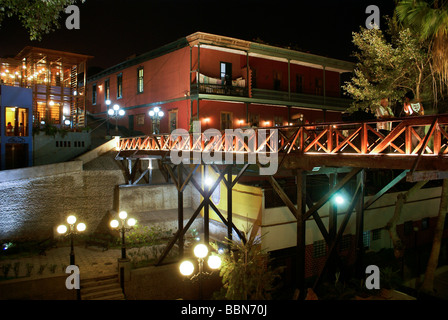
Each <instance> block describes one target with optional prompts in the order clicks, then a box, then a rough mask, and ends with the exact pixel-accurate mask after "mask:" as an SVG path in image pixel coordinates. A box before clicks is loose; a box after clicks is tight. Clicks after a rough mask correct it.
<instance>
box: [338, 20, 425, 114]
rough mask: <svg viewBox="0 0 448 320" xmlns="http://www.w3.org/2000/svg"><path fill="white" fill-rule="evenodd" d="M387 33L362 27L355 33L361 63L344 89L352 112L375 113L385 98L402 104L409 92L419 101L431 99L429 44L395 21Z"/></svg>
mask: <svg viewBox="0 0 448 320" xmlns="http://www.w3.org/2000/svg"><path fill="white" fill-rule="evenodd" d="M388 31H389V34H384V32H383V31H382V30H380V29H376V28H372V29H366V28H361V30H360V32H354V33H353V43H354V44H355V46H356V47H357V51H356V52H354V56H355V57H356V58H357V60H358V62H357V64H356V67H355V70H354V77H353V78H352V79H351V81H350V82H346V83H345V85H344V86H343V89H344V90H345V91H346V93H347V94H348V95H350V96H351V97H352V98H353V100H354V102H353V104H352V106H351V107H350V108H349V110H348V111H349V112H353V111H356V110H358V109H362V110H365V111H370V110H375V108H377V107H378V106H379V104H380V101H381V99H382V98H389V100H390V101H391V102H392V103H393V102H395V101H401V100H402V99H403V98H404V96H405V94H406V93H407V92H408V91H410V92H412V93H413V94H414V97H415V98H416V99H419V100H430V99H432V90H431V86H432V84H431V81H430V80H431V65H430V58H429V55H428V47H427V45H426V43H425V42H422V41H420V40H419V39H417V38H416V37H415V35H414V34H413V33H412V32H411V30H410V29H409V28H397V26H396V24H395V22H394V21H393V20H390V21H389V24H388ZM387 36H388V37H387ZM387 38H390V40H388V39H387Z"/></svg>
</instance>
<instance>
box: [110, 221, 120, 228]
mask: <svg viewBox="0 0 448 320" xmlns="http://www.w3.org/2000/svg"><path fill="white" fill-rule="evenodd" d="M110 226H111V227H112V228H117V227H118V220H115V219H114V220H112V221H111V222H110Z"/></svg>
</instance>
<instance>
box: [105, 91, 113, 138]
mask: <svg viewBox="0 0 448 320" xmlns="http://www.w3.org/2000/svg"><path fill="white" fill-rule="evenodd" d="M111 103H112V101H110V100H109V99H107V100H106V106H107V117H108V118H109V108H110V104H111ZM106 128H107V135H108V136H110V123H109V119H107V121H106Z"/></svg>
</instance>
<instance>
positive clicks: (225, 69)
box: [220, 62, 232, 85]
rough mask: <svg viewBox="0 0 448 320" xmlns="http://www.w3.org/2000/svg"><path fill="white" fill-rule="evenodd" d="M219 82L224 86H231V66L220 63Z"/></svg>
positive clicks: (226, 63)
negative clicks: (221, 81)
mask: <svg viewBox="0 0 448 320" xmlns="http://www.w3.org/2000/svg"><path fill="white" fill-rule="evenodd" d="M220 70H221V80H223V82H224V84H225V85H232V64H231V63H229V62H221V69H220Z"/></svg>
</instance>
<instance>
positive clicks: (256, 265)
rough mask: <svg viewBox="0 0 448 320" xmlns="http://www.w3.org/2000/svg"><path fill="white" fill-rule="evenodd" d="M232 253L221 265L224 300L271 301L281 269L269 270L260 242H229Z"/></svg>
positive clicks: (267, 257)
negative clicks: (275, 281)
mask: <svg viewBox="0 0 448 320" xmlns="http://www.w3.org/2000/svg"><path fill="white" fill-rule="evenodd" d="M230 244H231V250H230V252H229V254H228V255H226V256H225V257H224V259H223V262H222V267H221V270H220V275H221V277H222V282H223V287H224V291H225V298H226V299H228V300H265V299H270V297H271V295H270V294H271V292H272V290H273V288H274V287H273V284H274V280H275V279H276V278H277V277H278V276H279V272H280V270H281V269H280V268H276V269H272V268H271V267H270V266H269V254H268V253H266V252H264V251H263V250H262V249H261V244H260V241H259V240H256V239H255V238H253V237H251V238H250V239H248V240H247V242H246V243H242V242H241V243H239V242H237V241H235V240H233V241H230Z"/></svg>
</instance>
